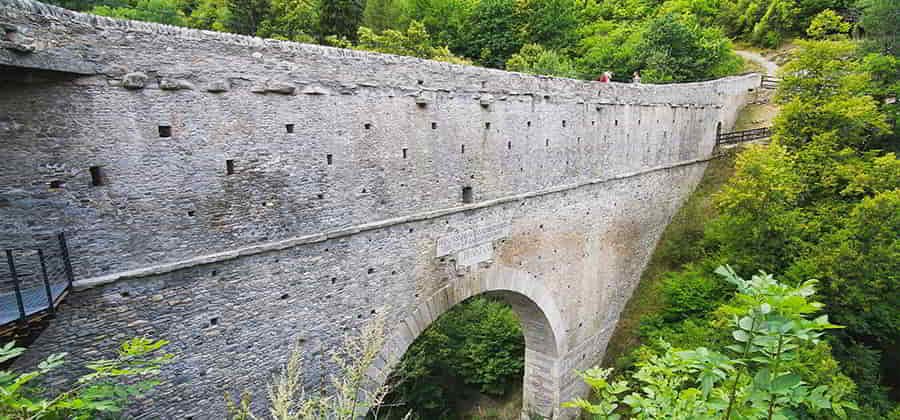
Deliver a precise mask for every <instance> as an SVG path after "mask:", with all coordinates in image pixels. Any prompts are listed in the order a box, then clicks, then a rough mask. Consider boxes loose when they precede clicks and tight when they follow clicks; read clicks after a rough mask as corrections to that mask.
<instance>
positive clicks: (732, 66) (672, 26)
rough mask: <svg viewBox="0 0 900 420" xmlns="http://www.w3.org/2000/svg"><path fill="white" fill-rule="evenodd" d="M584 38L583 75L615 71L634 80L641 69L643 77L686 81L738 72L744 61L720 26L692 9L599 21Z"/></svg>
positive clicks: (653, 80) (619, 77)
mask: <svg viewBox="0 0 900 420" xmlns="http://www.w3.org/2000/svg"><path fill="white" fill-rule="evenodd" d="M585 31H589V35H587V36H586V37H585V38H584V39H583V40H582V42H581V48H580V51H581V58H580V59H579V60H578V66H579V70H580V71H581V73H582V74H586V75H596V74H599V73H601V72H603V71H607V70H610V71H613V73H614V75H615V77H616V78H617V79H618V80H630V78H631V74H632V73H633V72H635V71H640V72H641V75H642V76H643V80H644V81H645V82H651V83H663V82H685V81H696V80H705V79H711V78H715V77H721V76H724V75H727V74H733V73H736V72H737V71H738V70H739V69H740V67H741V62H740V59H738V58H737V56H735V55H734V53H733V52H732V51H731V43H730V42H729V41H728V39H727V38H725V37H724V35H723V34H722V32H721V31H719V30H717V29H715V28H703V27H701V26H700V24H699V22H697V19H696V18H695V17H693V15H690V14H684V15H675V14H665V15H660V16H657V17H655V18H653V19H652V20H649V21H643V22H635V23H613V22H597V23H595V24H593V25H591V26H590V27H587V28H585Z"/></svg>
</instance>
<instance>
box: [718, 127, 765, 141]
mask: <svg viewBox="0 0 900 420" xmlns="http://www.w3.org/2000/svg"><path fill="white" fill-rule="evenodd" d="M769 137H772V127H763V128H754V129H751V130H742V131H732V132H730V133H719V135H718V136H717V137H716V144H735V143H743V142H745V141H753V140H760V139H767V138H769Z"/></svg>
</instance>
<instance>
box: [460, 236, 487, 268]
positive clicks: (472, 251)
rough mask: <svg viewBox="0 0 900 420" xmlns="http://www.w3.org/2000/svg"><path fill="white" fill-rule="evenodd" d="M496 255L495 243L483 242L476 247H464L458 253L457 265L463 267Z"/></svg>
mask: <svg viewBox="0 0 900 420" xmlns="http://www.w3.org/2000/svg"><path fill="white" fill-rule="evenodd" d="M493 257H494V244H493V243H491V242H487V243H483V244H481V245H478V246H476V247H474V248H469V249H464V250H462V251H459V253H458V254H456V267H457V268H463V267H468V266H470V265H475V264H478V263H480V262H482V261H488V260H490V259H491V258H493Z"/></svg>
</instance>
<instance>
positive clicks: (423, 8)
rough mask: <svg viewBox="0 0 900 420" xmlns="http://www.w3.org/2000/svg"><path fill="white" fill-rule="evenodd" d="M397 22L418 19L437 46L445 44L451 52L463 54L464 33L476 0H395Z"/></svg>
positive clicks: (403, 22) (477, 0)
mask: <svg viewBox="0 0 900 420" xmlns="http://www.w3.org/2000/svg"><path fill="white" fill-rule="evenodd" d="M399 1H401V7H400V8H401V10H402V14H401V17H400V22H401V25H408V24H409V23H410V22H411V21H413V20H415V21H419V22H422V23H423V24H424V25H425V29H426V30H427V31H428V33H429V34H431V35H432V37H433V39H434V42H435V43H436V44H437V45H447V46H448V47H449V48H450V50H451V51H453V53H454V54H465V52H466V41H465V33H466V26H467V25H468V22H469V18H470V15H471V14H472V10H473V9H474V8H475V5H476V4H478V2H479V0H399Z"/></svg>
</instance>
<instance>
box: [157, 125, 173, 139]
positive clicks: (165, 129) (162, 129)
mask: <svg viewBox="0 0 900 420" xmlns="http://www.w3.org/2000/svg"><path fill="white" fill-rule="evenodd" d="M159 136H160V137H172V126H171V125H161V126H159Z"/></svg>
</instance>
